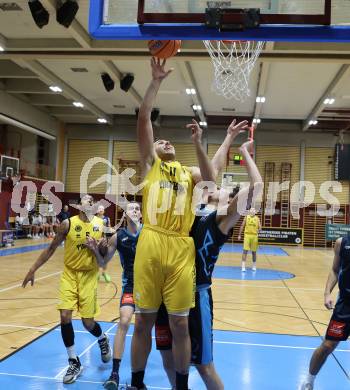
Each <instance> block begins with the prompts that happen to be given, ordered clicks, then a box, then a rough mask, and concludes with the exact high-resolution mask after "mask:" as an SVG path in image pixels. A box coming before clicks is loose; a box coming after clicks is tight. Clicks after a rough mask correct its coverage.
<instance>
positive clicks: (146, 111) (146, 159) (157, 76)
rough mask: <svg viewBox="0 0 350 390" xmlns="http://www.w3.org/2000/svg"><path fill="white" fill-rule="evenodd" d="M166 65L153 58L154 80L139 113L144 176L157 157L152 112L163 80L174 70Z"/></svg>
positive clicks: (138, 124)
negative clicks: (166, 67) (166, 68)
mask: <svg viewBox="0 0 350 390" xmlns="http://www.w3.org/2000/svg"><path fill="white" fill-rule="evenodd" d="M164 67H165V60H164V61H163V62H162V63H161V62H160V60H159V59H155V58H152V59H151V68H152V81H151V83H150V85H149V87H148V88H147V91H146V94H145V96H144V98H143V101H142V103H141V106H140V110H139V114H138V119H137V142H138V147H139V152H140V162H141V173H142V176H145V175H146V174H147V172H148V171H149V170H150V169H151V167H152V165H153V162H154V159H155V152H154V146H153V142H154V137H153V127H152V122H151V113H152V108H153V104H154V101H155V99H156V97H157V93H158V91H159V88H160V84H161V82H162V81H163V80H164V79H165V78H166V77H167V76H168V75H169V74H170V73H171V72H172V69H169V70H168V71H166V70H165V69H164Z"/></svg>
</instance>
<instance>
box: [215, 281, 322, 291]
mask: <svg viewBox="0 0 350 390" xmlns="http://www.w3.org/2000/svg"><path fill="white" fill-rule="evenodd" d="M213 285H215V286H235V287H236V286H237V287H252V288H256V287H258V288H273V289H284V290H286V289H287V287H285V286H268V285H263V284H259V285H252V284H238V283H221V282H216V281H215V280H214V282H213ZM289 289H290V290H302V291H323V290H324V289H322V288H304V287H289Z"/></svg>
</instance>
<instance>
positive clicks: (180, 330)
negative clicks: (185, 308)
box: [169, 315, 189, 339]
mask: <svg viewBox="0 0 350 390" xmlns="http://www.w3.org/2000/svg"><path fill="white" fill-rule="evenodd" d="M169 324H170V329H171V333H172V335H173V337H174V339H176V338H180V337H181V338H183V337H189V330H188V317H187V316H186V317H183V316H175V315H172V316H170V317H169Z"/></svg>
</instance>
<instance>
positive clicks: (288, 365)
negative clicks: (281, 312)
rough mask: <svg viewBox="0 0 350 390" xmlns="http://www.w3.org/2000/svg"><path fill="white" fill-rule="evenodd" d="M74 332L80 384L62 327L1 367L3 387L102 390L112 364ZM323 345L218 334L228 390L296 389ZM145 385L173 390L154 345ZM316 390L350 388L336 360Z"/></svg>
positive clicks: (341, 353) (123, 373)
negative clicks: (71, 379) (70, 376)
mask: <svg viewBox="0 0 350 390" xmlns="http://www.w3.org/2000/svg"><path fill="white" fill-rule="evenodd" d="M100 324H101V326H102V328H103V329H104V330H107V329H109V328H110V327H111V326H113V324H111V323H105V322H102V323H100ZM74 328H75V330H76V331H79V332H77V333H76V339H75V340H76V348H77V351H78V353H81V352H83V351H84V350H85V351H86V352H85V353H84V354H83V355H82V356H81V362H82V364H83V366H84V370H83V373H82V375H81V376H80V377H79V379H78V381H77V382H76V383H74V384H71V385H63V384H62V378H61V376H62V374H61V375H58V374H59V373H60V372H61V373H62V372H64V371H65V367H66V362H67V356H66V351H65V348H64V346H63V342H62V340H61V334H60V329H59V327H58V328H56V329H54V330H52V331H50V332H48V333H46V334H45V335H44V336H43V337H41V338H39V339H37V340H36V341H34V342H33V343H31V344H29V345H28V346H26V347H24V348H23V349H21V350H20V351H18V352H16V353H15V354H13V355H12V356H10V357H9V358H7V359H5V360H3V361H2V362H1V363H0V383H1V388H2V389H6V388H11V389H14V390H17V389H18V390H19V389H21V390H22V389H36V390H47V389H50V390H51V389H52V390H62V389H72V390H77V389H101V388H102V386H101V385H102V383H103V381H104V380H105V379H106V378H107V377H108V376H109V374H110V370H111V366H112V364H111V363H107V364H104V363H102V362H101V360H100V356H99V348H98V346H97V345H96V344H95V345H92V343H94V341H95V339H94V337H92V336H91V335H90V334H89V333H88V332H86V331H84V329H83V327H82V325H81V322H80V321H74ZM114 332H115V328H113V329H112V330H111V332H109V334H110V340H111V342H112V341H113V336H112V335H113V334H114ZM131 334H132V327H131V328H130V331H129V334H128V337H127V338H126V348H125V356H124V359H123V361H122V363H121V367H120V379H121V382H120V383H121V384H125V383H126V381H128V383H130V343H131ZM320 342H321V339H320V338H319V337H310V336H292V335H290V336H289V335H276V334H265V333H246V332H232V331H218V330H215V331H214V361H215V365H216V367H217V371H218V373H219V375H220V377H221V378H222V380H223V382H224V385H225V388H227V389H242V390H243V389H249V390H264V389H268V390H296V389H298V388H299V386H300V383H301V381H302V380H303V377H304V376H305V375H306V373H307V371H308V364H309V359H310V357H311V355H312V353H313V350H314V349H315V348H317V347H318V345H319V344H320ZM91 345H92V347H91ZM336 355H337V356H338V357H340V358H341V361H345V360H347V361H349V360H350V359H349V357H350V343H349V342H344V343H341V344H340V345H339V347H338V350H337V352H336ZM348 366H349V363H347V367H348ZM189 382H190V388H192V389H195V390H204V389H205V386H204V385H203V383H202V381H201V379H200V377H199V375H198V373H197V372H196V370H195V369H194V368H191V372H190V380H189ZM145 383H146V385H147V387H148V388H150V389H152V388H157V389H169V388H170V386H169V383H168V381H167V378H166V375H165V373H164V371H163V368H162V363H161V358H160V355H159V352H158V351H156V350H155V348H154V344H153V348H152V352H151V355H150V357H149V360H148V364H147V369H146V376H145ZM316 389H317V390H340V389H342V390H343V389H350V381H349V380H348V379H347V377H346V375H345V374H344V372H343V371H342V369H341V367H340V366H339V364H338V363H337V362H336V360H335V359H334V357H333V356H330V357H329V359H328V361H327V363H326V364H325V366H324V367H323V369H322V370H321V372H320V374H319V376H318V378H317V379H316Z"/></svg>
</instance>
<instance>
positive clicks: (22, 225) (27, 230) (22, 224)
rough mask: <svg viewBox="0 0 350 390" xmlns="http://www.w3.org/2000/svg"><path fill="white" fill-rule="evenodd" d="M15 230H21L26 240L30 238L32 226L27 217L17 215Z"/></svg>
mask: <svg viewBox="0 0 350 390" xmlns="http://www.w3.org/2000/svg"><path fill="white" fill-rule="evenodd" d="M15 226H16V229H22V230H23V232H24V234H25V235H26V236H27V238H32V225H31V224H30V221H29V216H28V217H21V216H20V215H19V214H18V215H17V216H16V218H15Z"/></svg>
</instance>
